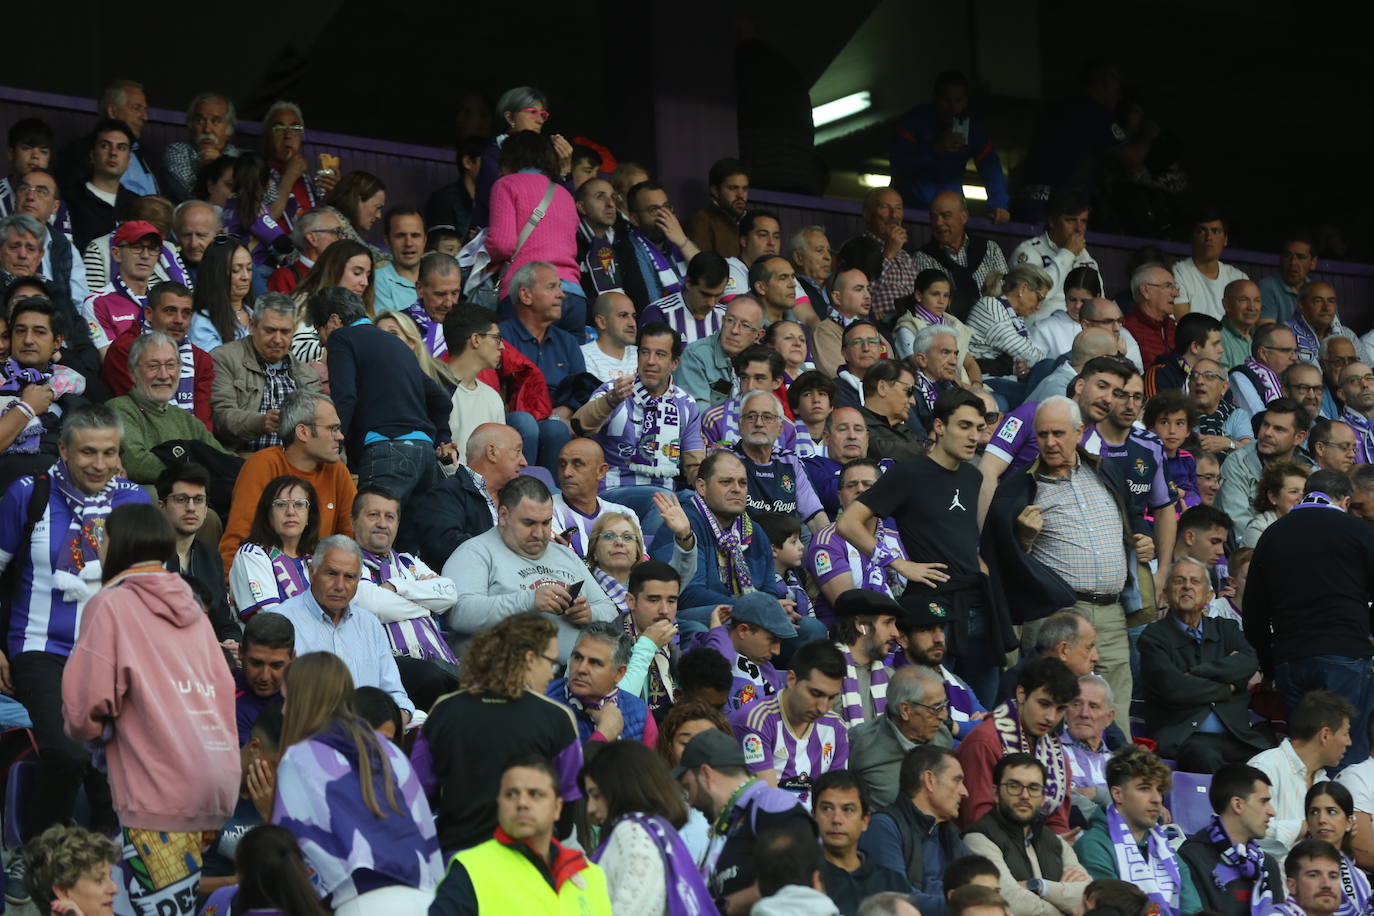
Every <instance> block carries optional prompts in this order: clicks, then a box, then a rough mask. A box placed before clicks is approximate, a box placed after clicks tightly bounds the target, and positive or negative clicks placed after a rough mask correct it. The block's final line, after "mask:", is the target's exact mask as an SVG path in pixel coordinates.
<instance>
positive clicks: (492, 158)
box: [472, 86, 572, 227]
mask: <svg viewBox="0 0 1374 916" xmlns="http://www.w3.org/2000/svg"><path fill="white" fill-rule="evenodd" d="M548 108H549V100H548V97H547V96H545V95H544V93H543V92H541V91H540V90H538V89H536V88H535V87H533V86H517V87H515V88H514V89H507V90H506V91H505V92H503V93H502V94H501V98H500V99H498V100H497V102H496V110H497V111H498V112H499V113H500V120H499V121H498V122H497V125H498V126H499V127H500V128H501V131H502V132H501V133H500V134H498V135H497V136H496V137H495V138H494V139H493V140H492V141H491V142H490V143H489V144H488V145H487V146H486V148H485V149H484V150H483V151H482V164H481V168H480V169H479V171H478V173H477V183H476V190H475V193H474V195H473V197H474V203H473V210H472V225H474V226H479V227H480V226H486V225H488V222H489V216H488V202H489V201H490V199H491V193H492V186H493V185H494V184H495V183H496V180H497V179H498V178H499V177H500V174H501V172H500V162H501V153H502V150H503V148H504V145H505V143H506V141H507V140H509V139H510V138H511V137H512V136H514V135H515V134H518V133H521V132H524V131H531V132H534V133H541V132H543V130H544V125H545V124H546V123H548V120H549V118H550V114H549V111H548ZM483 136H486V133H485V132H484V133H483ZM551 141H552V146H553V150H554V155H555V159H556V163H555V169H553V171H556V172H557V174H558V175H566V174H567V173H568V172H569V171H571V169H572V144H571V143H569V142H568V141H567V140H565V139H563V136H562V135H561V134H553V135H552V136H551Z"/></svg>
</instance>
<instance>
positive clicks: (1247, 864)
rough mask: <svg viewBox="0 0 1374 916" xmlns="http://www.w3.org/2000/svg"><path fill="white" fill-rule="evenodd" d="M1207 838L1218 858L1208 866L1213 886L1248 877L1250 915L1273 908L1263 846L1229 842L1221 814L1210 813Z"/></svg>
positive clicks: (1253, 842)
mask: <svg viewBox="0 0 1374 916" xmlns="http://www.w3.org/2000/svg"><path fill="white" fill-rule="evenodd" d="M1207 840H1208V842H1210V843H1211V844H1212V846H1213V848H1215V849H1216V850H1217V853H1218V856H1219V858H1218V860H1217V864H1216V867H1215V868H1213V869H1212V883H1214V884H1215V885H1216V886H1217V890H1220V891H1224V890H1226V887H1227V885H1229V884H1231V883H1232V882H1234V881H1248V882H1249V883H1250V885H1251V888H1250V913H1251V916H1265V914H1267V913H1269V912H1270V911H1271V910H1272V909H1273V908H1274V888H1272V887H1268V886H1267V882H1266V878H1267V877H1268V873H1267V871H1266V869H1265V867H1264V850H1263V849H1260V845H1259V843H1258V842H1257V841H1256V840H1251V841H1250V842H1248V843H1244V844H1241V843H1232V842H1231V837H1230V834H1228V833H1227V832H1226V828H1225V827H1223V826H1222V825H1221V817H1220V816H1219V815H1216V814H1213V815H1212V822H1211V823H1210V824H1209V825H1208V826H1207ZM1338 912H1339V911H1338Z"/></svg>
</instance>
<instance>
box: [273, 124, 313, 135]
mask: <svg viewBox="0 0 1374 916" xmlns="http://www.w3.org/2000/svg"><path fill="white" fill-rule="evenodd" d="M288 130H289V131H291V132H292V133H293V134H299V133H301V132H303V131H304V130H305V125H304V124H273V125H272V132H273V133H282V132H283V131H288Z"/></svg>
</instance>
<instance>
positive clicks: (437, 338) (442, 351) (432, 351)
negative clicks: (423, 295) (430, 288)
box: [405, 299, 448, 359]
mask: <svg viewBox="0 0 1374 916" xmlns="http://www.w3.org/2000/svg"><path fill="white" fill-rule="evenodd" d="M405 313H406V314H407V315H409V316H410V317H411V318H412V319H414V321H415V326H416V327H417V328H419V329H420V335H421V336H422V337H424V339H425V347H426V348H427V349H428V350H429V355H430V356H433V357H434V358H435V359H444V358H446V357H447V356H448V341H446V340H445V339H444V326H443V324H442V323H441V322H438V321H435V320H434V319H433V318H431V317H429V312H426V311H425V306H424V303H423V302H421V301H420V300H419V299H416V300H415V303H414V304H413V305H411V306H410V307H409V308H407V309H406V310H405Z"/></svg>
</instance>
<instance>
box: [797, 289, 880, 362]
mask: <svg viewBox="0 0 1374 916" xmlns="http://www.w3.org/2000/svg"><path fill="white" fill-rule="evenodd" d="M827 287H828V288H829V290H830V304H831V307H832V311H831V314H830V315H829V317H827V318H826V320H824V321H822V322H820V323H819V324H817V325H816V326H815V327H814V328H813V329H812V332H811V335H812V337H811V341H812V343H811V346H812V352H813V353H814V354H815V357H816V368H818V369H820V370H821V371H822V372H824V373H825V374H827V375H834V374H835V373H836V371H838V370H839V368H840V366H841V365H842V364H843V363H844V345H843V338H844V332H845V330H846V329H847V328H848V327H849V326H850V325H851V324H853V323H854V322H855V321H859V320H865V321H866V320H867V319H868V316H869V312H870V311H871V309H872V297H871V295H870V292H869V281H868V276H867V275H866V274H865V273H864V272H863V271H862V270H860V269H859V268H857V267H852V268H848V269H841V270H838V271H836V272H835V274H834V276H833V277H831V279H830V282H829V283H828V284H827Z"/></svg>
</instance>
